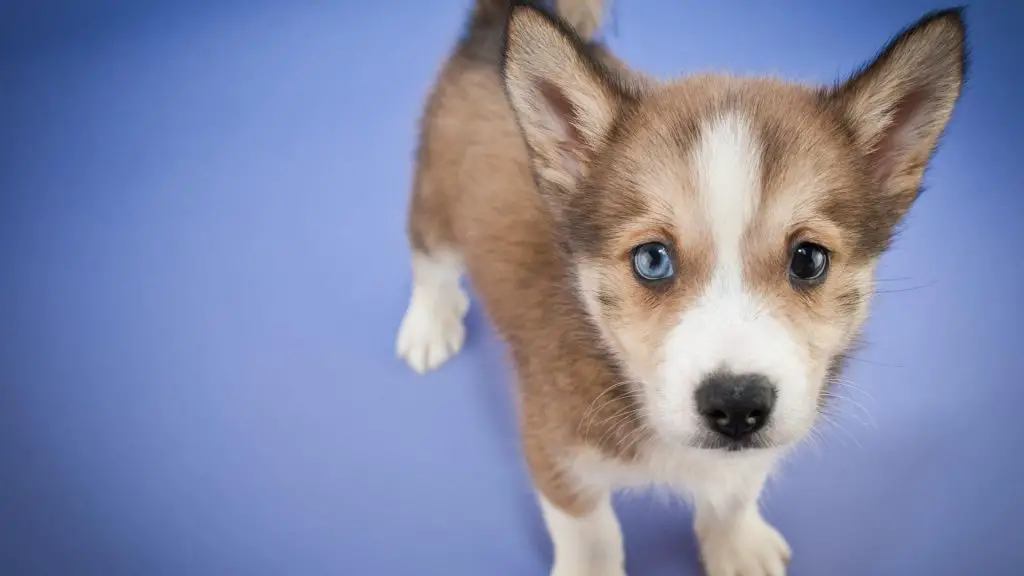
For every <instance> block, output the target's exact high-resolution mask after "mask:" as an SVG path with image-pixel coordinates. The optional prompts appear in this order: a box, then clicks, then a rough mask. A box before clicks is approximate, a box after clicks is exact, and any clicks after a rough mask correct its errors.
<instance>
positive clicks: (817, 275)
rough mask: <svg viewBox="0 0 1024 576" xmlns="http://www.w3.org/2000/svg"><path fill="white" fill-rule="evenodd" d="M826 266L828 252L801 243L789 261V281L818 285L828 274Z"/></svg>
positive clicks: (822, 248) (806, 243)
mask: <svg viewBox="0 0 1024 576" xmlns="http://www.w3.org/2000/svg"><path fill="white" fill-rule="evenodd" d="M828 265H829V253H828V250H826V249H825V248H824V247H822V246H819V245H818V244H814V243H811V242H801V243H800V244H797V246H796V248H795V249H794V250H793V255H792V256H791V257H790V259H789V277H790V280H792V281H793V282H797V283H800V284H804V285H814V284H819V283H821V282H824V280H825V276H826V275H827V274H828Z"/></svg>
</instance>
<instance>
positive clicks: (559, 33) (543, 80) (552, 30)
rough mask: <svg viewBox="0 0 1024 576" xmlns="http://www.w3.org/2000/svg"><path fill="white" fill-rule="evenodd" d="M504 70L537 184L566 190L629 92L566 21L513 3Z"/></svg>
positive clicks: (578, 177)
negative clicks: (593, 55) (626, 92)
mask: <svg viewBox="0 0 1024 576" xmlns="http://www.w3.org/2000/svg"><path fill="white" fill-rule="evenodd" d="M502 74H503V77H504V78H503V79H504V82H505V90H506V93H507V95H508V100H509V103H510V104H511V106H512V109H513V110H514V111H515V115H516V118H517V120H518V122H519V125H520V128H521V130H522V132H523V136H524V138H525V140H526V143H527V145H528V147H529V149H530V152H531V156H532V160H533V168H534V173H535V175H536V177H537V178H538V180H540V181H542V182H543V183H544V184H546V186H542V188H550V190H548V191H547V192H546V194H547V195H548V196H551V195H562V196H564V195H567V194H568V193H571V192H572V191H573V190H575V188H576V186H577V184H578V183H579V181H580V180H581V179H582V178H584V177H585V176H586V174H587V167H588V162H590V161H591V160H592V159H593V156H594V154H595V152H596V150H597V149H598V148H599V147H600V146H601V144H602V143H603V142H604V139H605V137H606V136H607V134H608V131H609V129H610V128H611V126H612V125H613V123H614V122H615V119H616V116H617V114H618V112H619V109H620V107H621V105H622V103H623V101H624V99H626V98H627V95H626V94H625V93H624V91H623V90H622V89H621V88H620V87H619V85H618V84H617V82H616V81H615V80H614V79H613V78H611V75H610V73H609V71H607V70H606V69H605V68H604V66H603V65H602V64H601V63H600V62H598V61H596V60H595V59H594V58H592V57H591V55H590V54H589V48H588V46H587V45H586V44H585V43H584V42H583V41H582V40H581V39H580V37H579V36H578V35H577V34H576V33H575V32H574V31H573V30H572V29H571V28H570V27H569V26H568V25H566V24H565V23H564V22H562V21H561V20H559V19H558V18H557V17H555V16H552V15H550V14H548V13H546V12H545V11H543V10H542V9H540V8H536V7H534V6H532V5H531V4H529V3H522V4H518V5H516V6H514V7H513V8H512V11H511V15H510V17H509V21H508V30H507V34H506V47H505V59H504V63H503V66H502ZM550 199H551V200H553V201H554V202H555V204H556V206H555V208H556V209H557V204H558V203H559V202H562V201H564V198H562V199H560V198H550Z"/></svg>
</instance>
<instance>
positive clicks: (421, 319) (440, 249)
mask: <svg viewBox="0 0 1024 576" xmlns="http://www.w3.org/2000/svg"><path fill="white" fill-rule="evenodd" d="M424 176H425V175H424V174H419V175H418V177H417V186H416V189H415V190H414V192H413V198H412V205H411V211H410V215H409V240H410V244H411V246H412V296H411V298H410V299H409V307H408V309H407V310H406V312H405V317H404V318H403V319H402V324H401V327H400V328H399V331H398V341H397V343H396V348H397V353H398V355H399V356H400V357H401V358H403V359H404V360H405V361H406V362H407V363H408V364H409V366H411V367H412V369H413V370H415V371H416V372H418V373H420V374H424V373H426V372H429V371H431V370H434V369H436V368H438V367H440V366H441V365H442V364H444V363H445V362H446V361H448V359H449V358H451V357H452V356H454V355H455V354H456V353H457V352H458V351H459V350H460V349H461V348H462V345H463V343H464V341H465V338H466V328H465V325H464V324H463V319H464V318H465V316H466V312H467V311H468V310H469V297H468V296H467V295H466V292H465V291H464V290H463V289H462V286H461V284H460V281H461V278H462V274H463V264H462V258H461V256H460V255H459V254H458V252H457V251H456V249H455V242H454V239H453V238H452V237H451V236H452V234H451V233H450V231H451V230H450V225H449V221H448V220H449V218H448V214H447V213H446V212H445V209H446V206H445V202H444V200H445V198H443V197H437V196H431V194H430V192H431V190H430V189H429V186H428V185H427V184H428V182H425V181H424Z"/></svg>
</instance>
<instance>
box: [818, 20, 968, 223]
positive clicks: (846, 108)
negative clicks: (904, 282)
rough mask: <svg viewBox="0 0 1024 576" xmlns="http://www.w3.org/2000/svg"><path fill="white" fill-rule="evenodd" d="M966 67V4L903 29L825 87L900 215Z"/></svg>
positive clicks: (945, 119)
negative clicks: (864, 63) (869, 57)
mask: <svg viewBox="0 0 1024 576" xmlns="http://www.w3.org/2000/svg"><path fill="white" fill-rule="evenodd" d="M966 69H967V46H966V26H965V24H964V18H963V9H962V8H954V9H949V10H941V11H937V12H932V13H929V14H927V15H925V16H924V17H923V18H921V19H920V20H918V21H917V22H916V23H915V24H913V25H912V26H910V27H909V28H907V29H905V30H904V31H903V32H901V33H900V34H898V35H897V36H896V37H895V38H894V39H893V40H891V41H890V42H889V43H888V45H887V46H886V47H885V48H884V49H883V50H882V51H881V53H880V54H879V55H878V56H877V57H876V58H875V59H874V61H873V62H871V63H870V64H868V65H867V66H865V67H864V68H863V69H862V70H860V71H859V72H857V73H856V74H854V75H853V76H852V77H851V78H849V79H848V80H846V81H845V82H843V83H842V84H840V85H839V86H836V87H835V88H833V89H831V90H829V91H828V92H827V93H826V99H827V100H828V101H829V103H830V104H831V105H832V106H834V107H835V109H836V110H837V111H838V113H839V115H840V117H841V118H842V119H843V121H844V123H845V124H846V125H847V126H848V127H849V128H850V130H851V132H852V134H853V138H854V140H855V142H856V145H857V146H858V147H859V148H860V150H861V153H862V154H863V156H864V158H865V163H866V166H867V168H868V170H869V172H870V175H871V176H872V178H874V180H875V183H876V189H877V190H878V191H880V192H881V193H882V194H883V197H882V198H881V199H880V200H882V201H886V202H890V203H891V204H890V206H891V209H892V210H894V211H895V212H896V213H897V214H898V216H899V217H902V216H903V215H904V214H905V213H906V211H908V210H909V208H910V206H911V204H913V202H914V200H915V199H916V198H917V196H918V194H919V191H920V187H921V181H922V179H923V177H924V172H925V168H926V167H927V165H928V162H929V161H930V160H931V157H932V154H933V153H934V151H935V148H936V146H937V144H938V140H939V137H940V136H941V135H942V133H943V131H944V130H945V128H946V125H947V123H948V122H949V119H950V116H951V115H952V113H953V108H954V107H955V105H956V103H957V101H958V100H959V98H960V93H961V90H962V87H963V84H964V80H965V75H966Z"/></svg>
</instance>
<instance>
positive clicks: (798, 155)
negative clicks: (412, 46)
mask: <svg viewBox="0 0 1024 576" xmlns="http://www.w3.org/2000/svg"><path fill="white" fill-rule="evenodd" d="M555 12H556V13H555V14H551V13H549V12H548V11H546V10H545V9H542V8H538V7H536V6H533V5H530V4H519V3H515V2H507V1H502V0H479V1H478V3H477V5H476V6H475V8H474V11H473V13H472V16H471V18H470V22H469V25H468V28H467V32H466V34H465V36H464V37H463V38H462V40H461V41H460V42H459V44H458V46H457V48H456V49H455V51H454V54H453V55H452V56H451V58H450V59H449V60H448V62H447V65H446V67H445V68H444V70H443V71H442V72H441V74H440V79H439V80H438V82H437V84H436V86H435V89H434V91H433V93H432V94H431V95H430V98H429V101H428V103H427V106H426V113H425V115H424V118H423V122H422V135H421V141H420V146H419V151H418V156H417V164H416V174H415V184H414V190H413V195H412V201H411V214H410V217H409V225H408V236H409V241H410V243H411V248H412V273H413V288H412V298H411V301H410V303H409V308H408V311H407V313H406V315H405V318H404V320H403V322H402V325H401V328H400V333H399V337H398V352H399V354H400V355H401V356H402V357H403V358H405V360H406V361H407V362H408V363H409V364H410V365H411V366H412V367H413V368H414V369H416V370H417V371H420V372H422V371H426V370H430V369H433V368H436V367H438V366H440V365H441V364H442V363H443V362H445V361H446V360H447V359H448V358H449V357H451V356H452V355H453V354H455V353H456V352H457V351H458V350H459V348H460V347H461V345H462V343H463V339H464V327H463V317H464V315H465V314H466V311H467V307H468V298H467V296H466V294H465V293H464V292H463V289H462V288H461V287H460V279H461V277H462V276H463V274H464V273H466V272H468V275H469V277H470V278H471V280H472V283H473V285H474V287H475V290H476V291H477V293H478V295H479V298H480V300H481V302H482V304H483V307H484V308H485V309H486V311H487V314H488V316H489V318H490V320H491V321H492V322H493V324H494V326H495V327H496V329H497V331H498V333H499V334H500V335H501V337H502V338H503V340H504V341H505V343H506V344H507V346H508V349H509V351H510V353H511V359H512V361H513V364H514V367H515V376H516V379H517V381H518V392H519V400H520V414H521V426H522V433H523V445H524V449H525V454H526V459H527V462H528V465H529V469H530V472H531V475H532V478H533V481H534V484H535V486H536V489H537V491H538V492H539V501H540V507H541V510H542V512H543V516H544V518H545V521H546V524H547V527H548V530H549V533H550V535H551V538H552V540H553V542H554V550H555V559H554V566H553V569H552V574H554V575H558V576H565V575H578V576H584V575H585V576H609V575H622V574H624V553H623V545H622V536H621V533H620V529H619V525H618V522H617V520H616V517H615V514H614V512H613V509H612V506H611V504H610V499H609V494H610V493H611V492H612V491H613V490H615V489H618V488H623V487H631V486H643V485H648V484H655V483H656V484H667V485H669V486H672V487H676V488H679V489H680V490H681V491H683V492H684V493H685V494H688V495H689V496H690V497H691V499H692V501H693V504H694V506H695V530H696V534H697V537H698V541H699V543H700V550H701V557H702V561H703V565H704V568H705V571H706V573H707V574H708V575H709V576H780V575H783V574H785V573H786V566H787V564H788V560H789V558H790V548H789V546H788V545H787V543H786V541H785V539H784V538H783V537H782V536H781V535H780V534H779V533H778V532H777V531H776V530H775V529H774V528H773V527H772V526H770V525H769V524H768V523H767V522H766V521H765V520H764V519H763V517H762V515H761V513H760V512H759V507H758V498H759V494H760V492H761V489H762V486H763V485H764V483H765V480H766V478H767V477H768V476H769V474H770V473H771V471H772V469H773V466H774V465H775V463H776V462H777V461H778V460H779V458H780V456H781V455H783V454H785V453H786V452H787V451H788V450H790V449H791V448H792V447H793V446H795V445H796V444H798V443H799V442H800V441H801V439H802V438H804V437H805V436H806V435H807V434H808V431H809V430H810V429H811V427H812V426H813V425H814V423H815V420H816V417H817V415H818V413H819V410H820V408H821V405H822V402H823V400H824V398H825V397H826V392H827V390H828V388H829V385H830V384H831V383H832V382H833V381H834V380H835V379H836V377H837V375H838V373H839V370H840V369H841V367H842V359H843V355H844V352H845V351H847V350H848V348H849V347H850V346H851V344H852V343H853V342H854V340H855V337H856V335H857V334H858V330H859V329H860V328H861V325H862V324H863V322H864V320H865V317H866V315H867V310H868V303H869V299H870V296H871V294H872V292H873V289H874V275H875V268H876V264H877V263H878V260H879V257H880V256H881V255H882V254H883V253H884V252H885V250H886V248H887V247H888V246H889V244H890V241H891V238H892V235H893V232H894V229H895V228H896V227H897V225H898V224H899V223H900V222H901V221H902V219H903V217H904V215H905V214H907V212H908V210H909V209H910V208H911V206H912V204H913V203H914V201H915V199H916V198H917V196H918V194H919V191H920V187H921V181H922V176H923V174H924V171H925V168H926V166H927V165H928V163H929V161H930V158H931V157H932V154H933V152H934V150H935V147H936V144H937V142H938V140H939V138H940V136H941V134H942V132H943V131H944V129H945V126H946V124H947V121H948V120H949V118H950V115H951V113H952V112H953V109H954V106H955V104H956V102H957V101H958V99H959V95H960V92H961V88H962V85H963V83H964V73H965V67H966V47H965V27H964V21H963V17H962V13H961V11H960V10H959V9H951V10H944V11H939V12H934V13H931V14H928V15H926V16H924V17H923V18H922V19H921V20H919V21H918V22H917V23H915V24H913V25H912V26H910V27H909V28H907V29H906V30H904V31H903V32H901V33H900V34H899V35H898V36H896V37H895V39H893V40H892V41H891V42H890V43H889V44H888V45H887V46H885V47H884V49H883V50H882V51H881V52H880V53H879V55H878V56H877V57H876V58H875V59H874V60H873V61H872V62H871V63H870V64H868V65H866V66H865V67H864V68H863V69H861V70H860V71H858V72H856V73H854V74H853V75H852V76H851V77H850V78H849V79H847V80H845V81H843V82H841V83H838V84H836V85H832V86H806V85H798V84H793V83H787V82H784V81H780V80H775V79H769V78H738V77H733V76H727V75H703V76H694V77H685V78H680V79H674V80H670V81H661V80H656V79H653V78H650V77H647V76H645V75H642V74H639V73H636V72H634V71H631V70H630V69H629V68H628V67H627V66H626V65H624V64H623V63H622V62H621V61H619V60H618V59H617V58H615V57H614V56H613V55H612V54H611V53H610V52H609V51H608V50H607V49H605V48H604V47H603V46H602V45H601V44H600V43H598V42H595V41H594V40H593V34H594V31H595V30H597V29H598V28H599V24H600V15H601V14H602V12H603V6H602V5H601V2H600V0H572V1H564V2H559V3H558V5H557V8H556V11H555Z"/></svg>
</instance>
